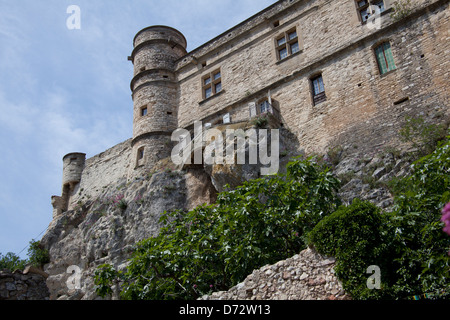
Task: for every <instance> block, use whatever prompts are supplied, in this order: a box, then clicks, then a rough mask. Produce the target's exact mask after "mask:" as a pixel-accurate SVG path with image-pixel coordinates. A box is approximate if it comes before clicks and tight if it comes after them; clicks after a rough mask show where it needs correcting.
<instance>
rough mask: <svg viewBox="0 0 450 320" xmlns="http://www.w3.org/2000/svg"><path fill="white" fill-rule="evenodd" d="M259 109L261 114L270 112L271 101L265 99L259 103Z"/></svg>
mask: <svg viewBox="0 0 450 320" xmlns="http://www.w3.org/2000/svg"><path fill="white" fill-rule="evenodd" d="M259 110H260V112H261V114H263V113H268V112H270V103H269V101H267V100H266V101H264V102H262V103H260V104H259Z"/></svg>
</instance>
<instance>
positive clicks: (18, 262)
mask: <svg viewBox="0 0 450 320" xmlns="http://www.w3.org/2000/svg"><path fill="white" fill-rule="evenodd" d="M26 264H27V261H26V260H22V259H20V257H19V256H17V255H16V254H14V253H12V252H8V253H7V254H6V255H2V254H1V253H0V270H3V269H7V270H10V271H14V270H17V269H19V270H23V269H25V266H26Z"/></svg>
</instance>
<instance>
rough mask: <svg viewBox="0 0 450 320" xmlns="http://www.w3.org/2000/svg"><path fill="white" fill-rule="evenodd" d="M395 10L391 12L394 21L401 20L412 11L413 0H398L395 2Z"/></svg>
mask: <svg viewBox="0 0 450 320" xmlns="http://www.w3.org/2000/svg"><path fill="white" fill-rule="evenodd" d="M392 7H393V9H394V12H393V13H392V14H391V17H392V19H394V21H399V20H401V19H403V18H405V17H407V16H409V14H410V13H411V12H412V4H411V0H397V1H396V2H394V3H393V6H392Z"/></svg>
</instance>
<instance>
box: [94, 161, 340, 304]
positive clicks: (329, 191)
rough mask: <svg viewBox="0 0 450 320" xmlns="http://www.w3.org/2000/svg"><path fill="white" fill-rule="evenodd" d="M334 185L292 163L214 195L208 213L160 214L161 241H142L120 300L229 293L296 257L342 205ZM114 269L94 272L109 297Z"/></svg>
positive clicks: (308, 165) (313, 169)
mask: <svg viewBox="0 0 450 320" xmlns="http://www.w3.org/2000/svg"><path fill="white" fill-rule="evenodd" d="M338 186H339V181H338V180H337V179H336V178H335V177H334V176H333V175H332V174H331V172H330V171H329V169H328V168H326V167H324V166H322V165H319V164H317V163H316V162H315V160H314V159H307V160H301V159H296V160H295V161H293V162H291V163H290V164H289V165H288V168H287V174H286V175H276V176H270V177H265V178H262V179H258V180H254V181H250V182H247V183H245V184H244V185H243V186H241V187H238V188H236V189H235V190H232V191H227V192H223V193H221V194H220V195H219V197H218V200H217V203H216V204H215V205H212V206H202V207H198V208H196V209H194V210H192V211H190V212H187V213H184V212H181V211H177V212H173V213H165V214H163V215H162V218H161V223H163V224H164V227H163V228H162V230H161V232H160V235H159V236H158V237H156V238H151V239H148V240H145V241H142V242H140V243H139V244H138V245H137V247H136V250H135V252H134V253H133V256H132V258H131V260H130V264H129V266H128V269H127V271H126V272H122V273H119V272H116V274H115V276H116V278H117V279H121V281H122V282H123V285H122V292H121V297H122V298H123V299H132V300H136V299H151V300H154V299H157V300H161V299H196V298H198V297H199V296H201V295H203V294H207V293H209V292H211V291H212V290H214V291H221V290H227V289H229V288H231V287H232V286H234V285H236V284H238V283H239V282H241V281H243V280H244V279H245V277H246V276H248V275H249V274H250V273H251V272H252V271H253V270H255V269H257V268H260V267H262V266H264V265H266V264H273V263H275V262H277V261H279V260H283V259H286V258H288V257H290V256H293V255H295V254H298V253H299V252H300V251H301V250H302V249H304V248H305V247H306V246H305V240H306V235H307V234H308V233H309V232H310V231H311V230H312V229H313V228H314V226H315V225H316V224H317V223H318V222H319V221H320V220H321V219H322V218H323V217H325V216H327V215H329V214H331V213H332V212H334V211H335V210H336V209H337V207H338V206H339V205H340V202H339V199H338V197H337V196H336V193H337V188H338ZM111 274H113V275H114V271H112V269H111V267H109V266H103V267H102V268H101V269H99V270H97V273H96V284H97V285H98V294H99V295H102V294H107V293H108V292H110V291H108V289H107V288H105V286H108V285H109V286H111V285H112V284H113V281H112V279H111Z"/></svg>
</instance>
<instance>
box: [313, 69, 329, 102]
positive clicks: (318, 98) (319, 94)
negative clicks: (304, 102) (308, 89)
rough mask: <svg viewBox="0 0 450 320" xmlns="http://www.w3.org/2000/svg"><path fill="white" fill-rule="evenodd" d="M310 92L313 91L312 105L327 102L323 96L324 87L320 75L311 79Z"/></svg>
mask: <svg viewBox="0 0 450 320" xmlns="http://www.w3.org/2000/svg"><path fill="white" fill-rule="evenodd" d="M311 85H312V91H313V101H314V105H317V104H319V103H322V102H324V101H326V100H327V96H326V95H325V85H324V83H323V78H322V75H318V76H315V77H314V78H312V79H311Z"/></svg>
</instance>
